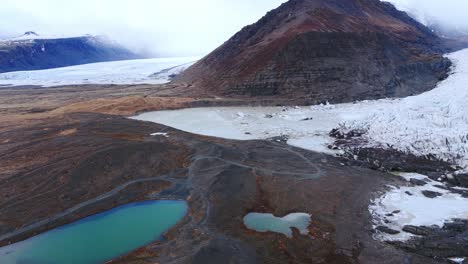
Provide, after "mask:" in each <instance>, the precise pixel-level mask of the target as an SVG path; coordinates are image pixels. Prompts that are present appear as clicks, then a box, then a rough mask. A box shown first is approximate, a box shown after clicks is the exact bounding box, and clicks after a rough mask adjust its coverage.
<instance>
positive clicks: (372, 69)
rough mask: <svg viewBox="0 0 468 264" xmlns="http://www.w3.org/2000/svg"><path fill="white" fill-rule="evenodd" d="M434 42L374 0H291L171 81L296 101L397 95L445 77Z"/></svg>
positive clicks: (441, 48) (228, 93)
mask: <svg viewBox="0 0 468 264" xmlns="http://www.w3.org/2000/svg"><path fill="white" fill-rule="evenodd" d="M444 50H445V46H444V44H443V43H442V41H441V40H440V39H439V38H438V37H437V36H436V35H434V34H433V33H432V32H431V31H430V30H428V29H427V28H425V27H424V26H423V25H421V24H419V23H418V22H416V21H414V20H413V19H411V18H410V17H409V16H408V15H406V13H403V12H400V11H398V10H396V9H395V8H394V7H393V6H392V5H391V4H388V3H382V2H380V1H377V0H333V1H325V0H291V1H289V2H287V3H285V4H283V5H282V6H281V7H279V8H278V9H276V10H273V11H271V12H270V13H268V14H267V15H266V16H265V17H264V18H262V19H261V20H260V21H259V22H257V23H255V24H253V25H251V26H248V27H245V28H244V29H243V30H242V31H240V32H239V33H237V34H236V35H235V36H233V37H232V38H231V39H230V40H229V41H227V42H226V43H225V44H223V45H222V46H221V47H219V48H218V49H216V50H215V51H214V52H212V53H211V54H210V55H208V56H207V57H205V58H204V59H202V60H201V61H199V62H198V63H196V64H195V65H194V66H192V67H191V68H189V69H188V70H187V71H186V72H184V73H183V74H182V75H180V76H179V77H177V78H176V81H177V82H186V83H189V84H190V90H191V91H192V92H198V93H205V94H218V95H224V96H273V97H274V96H278V97H279V96H280V97H284V98H301V99H302V100H303V102H304V103H309V104H313V103H319V102H323V101H330V102H334V103H338V102H350V101H354V100H362V99H376V98H385V97H403V96H408V95H413V94H417V93H421V92H424V91H427V90H430V89H432V88H434V87H435V84H436V83H437V82H438V81H440V80H442V79H444V78H446V77H447V72H448V69H449V67H450V65H451V63H450V61H448V60H447V59H445V58H443V57H442V56H441V55H440V52H442V51H444Z"/></svg>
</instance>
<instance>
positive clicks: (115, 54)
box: [0, 31, 143, 73]
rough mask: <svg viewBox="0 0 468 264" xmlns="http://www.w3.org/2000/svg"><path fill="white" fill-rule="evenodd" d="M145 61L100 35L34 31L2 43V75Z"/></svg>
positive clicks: (0, 63)
mask: <svg viewBox="0 0 468 264" xmlns="http://www.w3.org/2000/svg"><path fill="white" fill-rule="evenodd" d="M138 58H143V56H141V55H139V54H136V53H134V52H132V51H130V50H128V49H126V48H124V47H122V46H120V45H118V44H117V43H114V42H112V41H110V40H108V39H106V38H104V37H100V36H91V35H85V36H74V37H64V36H41V35H39V34H37V33H35V32H34V31H28V32H26V33H25V34H24V35H22V36H19V37H15V38H11V39H5V40H1V41H0V73H4V72H12V71H29V70H43V69H51V68H59V67H65V66H73V65H80V64H87V63H94V62H107V61H116V60H129V59H138Z"/></svg>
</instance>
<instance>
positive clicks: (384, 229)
mask: <svg viewBox="0 0 468 264" xmlns="http://www.w3.org/2000/svg"><path fill="white" fill-rule="evenodd" d="M376 230H377V231H380V232H383V233H386V234H390V235H396V234H399V233H400V231H398V230H394V229H391V228H389V227H387V226H378V227H377V228H376Z"/></svg>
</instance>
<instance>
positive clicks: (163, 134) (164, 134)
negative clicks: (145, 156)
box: [151, 132, 169, 138]
mask: <svg viewBox="0 0 468 264" xmlns="http://www.w3.org/2000/svg"><path fill="white" fill-rule="evenodd" d="M151 136H160V137H167V138H168V137H169V134H168V133H162V132H158V133H153V134H151Z"/></svg>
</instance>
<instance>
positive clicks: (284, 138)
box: [267, 135, 289, 144]
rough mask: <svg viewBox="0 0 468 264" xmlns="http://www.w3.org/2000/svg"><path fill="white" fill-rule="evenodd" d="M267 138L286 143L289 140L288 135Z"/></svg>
mask: <svg viewBox="0 0 468 264" xmlns="http://www.w3.org/2000/svg"><path fill="white" fill-rule="evenodd" d="M267 140H269V141H274V142H279V143H283V144H287V143H288V140H289V136H288V135H280V136H276V137H271V138H268V139H267Z"/></svg>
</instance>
